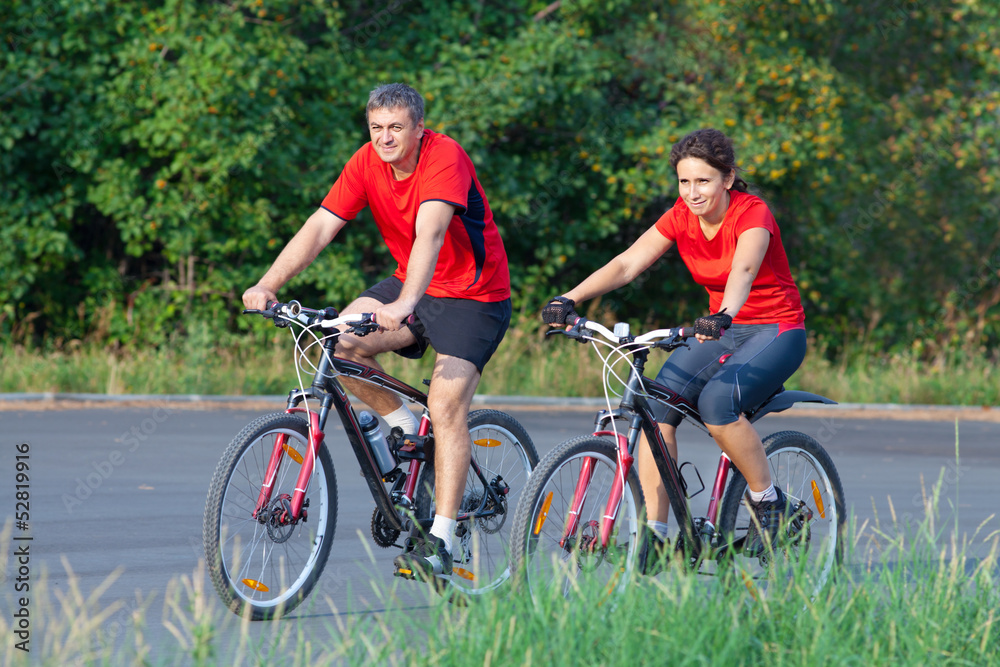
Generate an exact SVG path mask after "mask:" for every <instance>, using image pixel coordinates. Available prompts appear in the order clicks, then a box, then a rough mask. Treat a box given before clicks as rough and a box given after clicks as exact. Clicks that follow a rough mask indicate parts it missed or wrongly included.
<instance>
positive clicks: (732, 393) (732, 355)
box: [542, 129, 806, 571]
mask: <svg viewBox="0 0 1000 667" xmlns="http://www.w3.org/2000/svg"><path fill="white" fill-rule="evenodd" d="M670 166H671V167H672V168H674V169H675V170H676V172H677V180H678V184H679V187H680V198H679V199H678V200H677V201H676V202H675V203H674V206H673V207H672V208H671V209H670V210H668V211H667V212H666V213H664V214H663V216H661V217H660V219H659V220H657V221H656V224H655V225H653V226H652V227H651V228H650V229H649V230H647V231H646V232H645V233H644V234H643V235H642V236H641V237H639V239H638V240H637V241H636V242H635V243H633V244H632V245H631V247H629V248H628V249H627V250H625V252H623V253H621V254H620V255H618V256H617V257H615V258H614V259H613V260H611V261H610V262H608V264H606V265H605V266H604V267H602V268H601V269H598V270H597V271H595V272H594V273H593V274H591V275H590V277H588V278H587V279H586V280H584V281H583V282H582V283H580V284H579V285H577V286H576V287H574V288H573V289H571V290H570V291H568V292H566V293H565V294H563V295H562V296H560V297H556V298H554V299H553V300H552V301H550V302H549V303H548V304H547V305H546V306H545V308H544V309H543V310H542V318H543V319H544V321H545V322H546V323H548V324H563V323H567V318H570V319H569V323H572V318H573V317H574V316H575V312H574V311H573V308H574V306H575V305H576V303H578V302H581V301H585V300H587V299H591V298H593V297H596V296H600V295H602V294H605V293H607V292H610V291H611V290H614V289H617V288H619V287H621V286H623V285H626V284H628V283H629V282H631V281H632V280H635V279H636V278H637V277H638V276H639V274H641V273H642V272H643V271H645V270H646V269H647V268H649V267H650V266H651V265H652V264H653V262H655V261H656V260H657V259H659V257H660V256H661V255H663V254H664V253H665V252H667V250H669V249H670V248H671V247H673V246H675V245H676V246H677V250H678V252H679V254H680V256H681V259H682V260H684V263H685V265H687V267H688V269H689V270H690V271H691V275H692V277H693V278H694V279H695V282H697V283H698V284H699V285H702V286H704V287H705V289H706V290H707V291H708V296H709V312H710V313H714V314H712V315H706V316H704V317H699V318H698V319H697V320H695V333H696V338H697V340H698V342H699V343H700V344H699V345H692V346H690V347H682V348H679V349H677V350H676V351H674V352H673V353H672V354H671V356H670V357H669V359H668V360H667V362H666V364H665V365H664V366H663V368H662V370H661V371H660V373H659V375H657V378H656V380H657V381H658V382H660V383H661V384H664V385H666V386H668V387H670V388H671V389H673V390H675V391H678V392H679V393H680V394H681V395H683V396H684V397H685V398H686V399H688V400H689V401H690V402H692V403H694V402H695V401H697V406H698V410H699V412H700V414H701V416H702V418H703V420H704V422H705V424H706V426H708V429H709V432H710V433H711V435H712V437H713V438H714V439H715V441H716V443H718V445H719V447H720V448H721V449H722V451H724V452H725V453H726V455H727V456H728V457H729V458H730V459H731V460H732V462H733V463H734V464H735V465H736V467H737V468H738V469H739V471H740V472H741V473H743V476H744V477H745V478H746V481H747V485H748V486H749V493H750V501H751V504H752V506H753V510H754V514H755V515H756V518H757V520H758V522H759V524H760V528H761V530H762V531H763V536H762V534H761V532H760V531H758V530H756V527H755V526H751V529H750V531H751V532H750V534H748V536H747V537H748V539H747V541H746V544H747V547H746V550H747V551H749V552H752V553H760V552H762V551H763V549H764V547H765V545H766V544H769V543H770V542H772V541H773V540H774V538H775V537H776V535H777V532H778V527H779V523H780V522H781V521H782V519H783V517H786V515H787V513H788V503H787V501H786V498H785V494H784V493H783V492H782V490H781V489H780V488H777V487H775V486H774V485H773V484H772V483H771V474H770V471H769V468H768V463H767V457H766V456H765V454H764V446H763V445H762V444H761V439H760V435H758V433H757V431H756V430H755V429H754V427H753V426H752V425H751V424H750V422H749V421H747V419H746V417H744V416H743V412H744V411H745V410H748V409H752V408H754V407H756V406H757V405H759V404H760V403H761V402H763V401H764V400H765V399H766V398H767V397H768V396H770V395H771V394H773V393H774V392H775V391H776V390H777V389H778V388H780V387H781V385H782V383H784V381H785V380H787V379H788V378H789V377H790V376H791V375H792V373H794V372H795V370H796V369H797V368H798V367H799V364H801V363H802V359H803V358H804V356H805V350H806V332H805V324H804V322H805V314H804V312H803V310H802V305H801V302H800V299H799V292H798V289H797V288H796V286H795V282H794V281H793V280H792V276H791V272H790V271H789V268H788V258H787V257H786V256H785V250H784V248H783V247H782V244H781V233H780V231H779V230H778V225H777V223H776V222H775V219H774V216H773V215H772V214H771V211H770V210H769V209H768V207H767V204H765V203H764V201H762V200H761V199H760V198H758V197H755V196H754V195H751V194H748V193H747V184H746V183H745V182H744V181H743V180H742V179H741V178H739V176H738V175H737V169H736V156H735V153H734V151H733V145H732V141H731V140H730V139H729V138H728V137H727V136H726V135H725V134H723V133H722V132H719V131H718V130H714V129H702V130H698V131H696V132H692V133H691V134H689V135H687V136H686V137H684V138H683V139H681V140H680V141H679V142H677V143H676V144H675V145H674V146H673V148H672V149H671V151H670ZM664 412H667V410H666V409H664ZM657 419H658V421H660V423H661V425H660V429H661V432H662V433H663V439H664V441H665V442H666V443H667V446H668V448H669V449H670V454H671V456H673V457H674V459H675V460H676V458H677V439H676V429H677V425H678V424H679V423H680V422H681V419H682V415H681V414H680V413H679V412H676V411H669V414H660V415H657ZM643 443H646V440H645V437H644V438H643ZM637 465H638V471H639V481H640V484H641V485H642V491H643V495H644V496H645V498H646V506H647V512H648V515H647V518H648V521H649V528H650V542H649V543H648V546H649V547H652V548H653V550H654V551H653V554H652V556H653V557H654V558H661V557H662V556H663V555H664V551H665V550H666V548H665V539H666V528H667V525H666V522H667V516H668V511H669V501H668V499H667V495H666V490H665V489H664V487H663V482H662V481H661V479H660V475H659V472H658V470H657V468H656V463H655V461H654V460H653V456H652V452H651V451H650V448H649V445H648V444H642V445H640V446H639V448H638V455H637ZM645 561H646V563H649V562H650V559H649V558H648V557H647V558H646V559H645ZM652 569H653V568H652V567H649V566H646V570H647V571H651V570H652Z"/></svg>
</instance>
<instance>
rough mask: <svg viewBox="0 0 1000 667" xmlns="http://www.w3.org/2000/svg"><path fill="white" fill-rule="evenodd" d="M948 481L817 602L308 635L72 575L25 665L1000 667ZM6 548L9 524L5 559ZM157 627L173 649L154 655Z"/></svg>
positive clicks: (377, 625)
mask: <svg viewBox="0 0 1000 667" xmlns="http://www.w3.org/2000/svg"><path fill="white" fill-rule="evenodd" d="M942 480H943V475H942ZM942 480H939V483H938V484H937V486H936V487H935V489H934V491H933V492H932V493H931V494H930V497H929V498H928V500H927V509H928V510H929V511H928V515H927V517H928V518H927V519H926V520H925V521H924V522H922V523H921V524H919V525H916V526H911V525H907V524H905V523H901V522H897V521H895V520H893V519H891V518H889V517H886V519H885V520H882V519H881V518H878V519H876V520H875V521H873V522H866V525H864V526H862V527H860V528H859V527H857V526H853V525H852V527H851V528H850V529H849V543H850V548H849V550H848V555H847V557H846V559H845V561H846V564H845V566H844V567H843V568H842V570H841V571H839V572H838V573H837V578H836V580H835V582H834V583H833V584H832V585H830V586H828V587H827V588H826V589H824V591H823V592H822V593H821V594H820V595H818V596H816V597H811V596H810V595H809V594H807V593H806V589H805V588H804V587H803V586H801V585H799V583H797V582H796V580H794V579H793V580H792V581H791V582H790V583H789V584H788V585H787V586H783V587H775V586H772V587H770V588H768V590H767V593H766V595H765V596H763V597H761V598H760V599H754V598H753V597H751V596H750V595H749V594H748V593H747V590H746V589H745V588H743V587H742V586H741V585H739V584H738V583H737V584H736V585H725V584H723V583H719V582H720V581H721V580H709V581H708V583H706V578H705V577H699V576H697V575H693V574H690V573H680V572H674V573H669V572H668V574H667V575H662V576H661V577H658V578H654V579H638V580H637V581H636V582H635V583H634V585H633V586H632V587H631V588H629V589H628V591H627V592H626V594H625V595H624V596H622V597H620V598H616V599H614V600H607V599H605V598H604V597H603V595H602V594H601V591H596V592H595V591H593V590H590V589H588V588H587V587H586V586H581V587H579V588H577V589H575V590H574V592H572V593H571V594H570V595H569V596H568V597H567V598H563V597H553V598H551V599H548V600H545V601H543V602H542V603H541V604H539V605H535V604H533V603H532V602H531V601H530V600H529V599H528V596H527V595H525V594H524V593H522V592H519V591H518V590H517V589H509V590H508V593H507V594H506V595H505V596H499V595H498V596H492V597H488V598H485V599H483V600H480V601H476V602H474V603H472V604H470V605H468V606H455V605H449V604H447V603H444V602H442V601H440V600H439V599H437V598H435V597H434V596H433V594H431V593H430V592H429V590H428V595H429V598H428V599H429V600H430V602H431V603H430V604H429V605H428V608H427V611H426V613H417V614H414V613H412V612H403V611H399V610H396V611H393V610H392V609H391V600H392V599H393V598H394V596H393V595H392V591H391V590H387V591H386V592H385V593H384V595H383V596H382V598H383V599H384V600H385V601H387V603H388V604H389V606H390V610H389V611H388V612H386V613H380V614H372V615H367V616H365V615H336V613H335V612H336V610H335V609H334V608H333V605H332V603H330V602H329V600H315V601H312V602H314V604H315V606H316V610H317V611H322V610H325V609H328V610H329V611H331V612H334V615H333V617H332V618H333V620H332V621H331V622H330V623H329V625H328V627H327V628H326V629H325V630H323V631H320V632H313V633H310V634H306V633H305V632H304V631H303V630H302V626H301V625H300V624H299V623H297V622H296V621H295V620H294V619H287V620H279V621H272V622H270V623H265V624H250V623H249V622H248V621H246V620H245V619H241V618H238V617H236V616H234V615H232V614H231V613H229V611H227V610H226V609H225V608H223V606H222V604H221V603H220V602H219V601H218V600H217V599H216V597H215V595H214V593H213V591H211V589H210V587H207V586H206V584H205V579H206V578H205V576H204V572H203V570H202V569H199V570H198V571H196V572H195V573H193V575H191V576H184V577H180V578H178V579H175V580H173V581H172V582H171V583H170V585H169V586H168V589H167V591H166V592H165V594H164V595H163V599H162V601H157V602H156V604H155V605H154V604H153V603H152V601H151V596H150V595H148V594H147V595H146V596H145V597H143V594H137V598H136V601H135V603H134V604H130V605H128V606H127V607H126V609H125V610H124V611H125V612H126V613H124V614H123V613H122V612H123V610H122V605H121V603H116V604H113V605H110V606H102V604H101V601H100V596H101V595H102V593H103V592H104V590H105V589H106V588H107V587H108V586H109V585H110V584H111V582H112V581H113V579H114V577H115V576H116V575H115V574H112V575H110V576H109V578H108V580H107V581H106V582H105V584H104V585H103V586H101V587H99V588H98V589H97V590H95V591H93V592H92V593H89V594H85V593H84V592H82V591H81V590H80V588H79V584H78V582H77V579H76V578H75V576H73V575H72V569H71V566H70V564H69V563H68V562H67V561H66V560H65V559H64V560H63V566H64V567H65V568H66V570H67V572H68V573H69V574H70V576H69V585H68V589H66V590H58V589H51V588H49V587H48V586H47V584H46V577H45V576H44V575H43V576H42V577H41V579H40V581H37V582H35V581H33V588H32V593H33V595H32V602H31V604H32V605H33V606H32V619H33V629H32V633H33V634H32V644H31V646H32V654H31V656H30V658H31V660H30V664H44V665H59V666H62V665H68V664H73V665H168V664H169V665H175V664H176V665H232V664H237V665H273V664H281V665H291V666H296V667H297V666H300V665H301V666H302V667H307V666H308V667H313V666H320V665H341V664H348V665H355V664H388V665H393V664H395V665H441V666H445V667H446V666H449V665H455V666H464V665H480V664H481V665H503V664H517V665H557V666H558V665H567V666H572V667H576V666H577V665H580V664H594V665H617V664H644V663H650V664H663V663H666V664H671V665H710V664H711V665H759V664H768V665H788V666H793V665H803V666H812V665H816V664H831V665H914V666H916V665H928V664H935V665H938V664H940V665H998V664H1000V611H998V610H1000V576H998V575H1000V570H998V551H1000V549H998V539H1000V537H998V535H1000V531H997V530H994V529H992V528H990V527H988V526H989V525H990V524H991V523H994V522H993V517H991V519H989V520H987V521H986V522H984V523H983V525H982V526H980V529H979V530H978V531H977V532H976V534H975V535H972V536H959V535H958V534H957V533H956V532H955V530H954V529H953V528H950V529H949V528H948V527H946V526H942V525H940V524H938V523H936V521H935V515H936V507H937V504H938V503H939V502H940V490H941V487H942ZM991 531H992V532H991ZM10 533H11V530H10V523H8V524H7V527H6V529H5V530H4V531H3V534H2V535H0V559H4V558H6V557H7V554H9V553H10V548H9V539H10ZM972 553H978V554H985V555H983V556H980V557H977V558H973V557H972V556H971V555H970V554H972ZM2 565H5V563H2V562H0V566H2ZM395 585H398V582H396V583H393V584H392V586H395ZM405 585H418V584H405ZM390 588H391V586H390ZM595 593H596V594H595ZM156 617H159V619H160V620H159V623H161V624H162V625H163V627H165V628H166V629H167V630H168V632H169V634H167V635H165V636H166V638H167V639H166V640H165V641H161V642H159V643H157V644H155V645H154V643H152V642H151V641H150V640H149V639H148V636H149V634H150V633H149V632H148V630H149V624H150V623H154V622H156V620H155V619H156ZM10 624H11V618H10V615H9V614H4V615H2V616H0V637H4V638H5V639H6V638H10V637H11V634H10V632H11V629H12V628H11V625H10ZM161 635H162V633H161ZM28 658H29V656H25V655H24V654H22V653H21V652H20V651H17V650H15V649H14V648H13V642H11V641H9V640H7V641H5V644H4V645H3V646H2V647H0V663H2V664H5V665H22V664H29V660H28Z"/></svg>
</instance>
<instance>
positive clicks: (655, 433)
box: [560, 349, 732, 557]
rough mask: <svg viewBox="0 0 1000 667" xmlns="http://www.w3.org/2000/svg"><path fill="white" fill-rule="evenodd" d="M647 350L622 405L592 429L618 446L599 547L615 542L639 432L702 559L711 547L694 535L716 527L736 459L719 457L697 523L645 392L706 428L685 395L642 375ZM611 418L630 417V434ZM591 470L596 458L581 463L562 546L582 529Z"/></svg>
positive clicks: (634, 368)
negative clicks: (613, 425)
mask: <svg viewBox="0 0 1000 667" xmlns="http://www.w3.org/2000/svg"><path fill="white" fill-rule="evenodd" d="M648 354H649V350H648V349H641V350H636V351H635V352H634V353H633V358H634V359H635V361H634V363H633V364H632V369H631V371H630V373H629V377H628V381H627V382H626V387H625V391H624V392H623V394H622V399H621V402H620V404H619V407H618V409H617V410H613V411H610V412H608V411H602V412H600V413H599V414H598V416H597V419H596V425H597V430H595V431H594V435H595V436H598V437H611V438H615V440H616V444H617V466H616V474H615V481H614V483H613V485H612V487H611V491H610V494H609V496H608V502H607V506H606V508H605V512H604V514H603V516H602V517H601V525H600V545H599V546H600V548H601V549H607V548H608V546H609V545H610V543H611V534H612V532H613V531H614V526H615V523H616V521H617V518H618V510H619V509H620V507H621V501H622V497H623V493H624V482H625V480H626V479H627V478H628V475H629V472H630V471H631V469H632V465H633V463H634V461H635V458H634V456H633V455H634V453H635V448H636V446H637V444H638V442H639V435H640V433H645V434H646V439H647V441H648V442H649V443H650V445H651V446H650V449H651V451H652V455H653V460H654V461H655V462H656V466H657V469H658V471H659V473H660V477H661V478H662V479H663V483H664V487H665V488H666V491H667V496H668V498H669V499H670V506H671V509H672V510H673V513H674V516H675V517H676V518H677V523H678V525H679V526H681V530H682V531H683V535H684V539H685V541H686V543H687V544H689V545H691V546H690V550H691V554H690V555H691V556H692V557H698V556H699V555H701V552H702V549H703V547H705V546H711V545H706V543H705V542H703V541H702V539H696V537H700V536H704V537H706V538H711V537H712V536H714V533H715V526H716V525H717V524H718V520H719V511H720V507H719V503H720V501H721V499H722V494H723V492H724V491H725V488H726V483H727V482H728V479H729V472H730V470H731V467H732V465H731V464H732V462H731V461H730V459H729V457H728V456H726V454H724V453H723V454H722V455H721V457H720V459H719V465H718V468H717V470H716V475H715V481H714V483H713V485H712V495H711V498H710V501H709V510H708V516H707V518H706V525H703V526H697V525H696V524H695V520H694V519H693V518H692V517H691V514H690V510H689V508H688V504H687V490H686V485H685V483H684V480H683V477H682V475H681V473H680V469H679V468H678V466H677V463H676V461H674V458H673V457H672V456H671V455H670V452H669V451H668V449H667V444H666V442H665V441H664V440H663V435H662V434H661V433H660V429H659V424H658V422H657V421H656V418H655V417H654V416H653V413H652V410H651V408H650V406H649V403H648V401H647V399H646V395H648V396H650V397H652V398H654V399H656V400H658V401H660V402H662V403H664V404H666V405H669V406H671V407H672V408H674V409H677V410H679V411H681V412H682V413H683V414H684V415H685V416H687V417H689V418H691V419H693V420H694V421H695V422H696V423H697V424H698V425H700V426H701V427H702V428H704V424H703V422H702V421H701V417H700V416H699V415H698V411H697V408H695V406H693V405H691V404H690V403H688V401H687V400H686V399H685V398H684V397H683V396H681V395H680V394H678V393H677V392H675V391H672V390H670V389H668V388H667V387H665V386H663V385H661V384H658V383H656V382H654V381H652V380H649V379H648V378H645V377H643V371H644V368H645V362H646V358H647V357H648ZM613 420H625V421H627V422H628V430H627V432H626V433H621V432H618V431H616V430H614V429H609V428H607V427H606V424H607V423H609V422H611V421H613ZM602 427H603V428H602ZM592 471H593V461H592V460H590V459H585V460H584V461H583V463H582V467H581V471H580V477H579V480H578V481H577V485H576V488H575V490H574V495H573V500H572V502H571V510H570V516H569V520H568V521H567V523H566V527H565V529H564V534H563V538H562V540H561V541H560V543H561V544H563V545H564V546H565V545H567V544H573V543H574V542H575V539H574V538H575V537H576V532H577V530H578V528H579V512H580V509H581V508H582V506H583V503H584V502H585V500H586V493H587V490H588V487H589V483H590V475H591V474H592ZM595 546H597V545H595Z"/></svg>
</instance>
